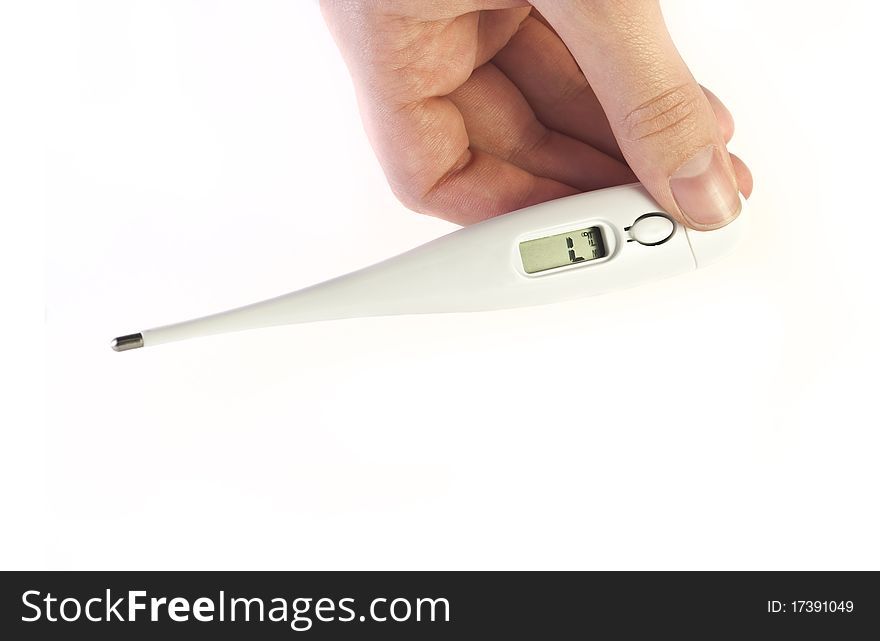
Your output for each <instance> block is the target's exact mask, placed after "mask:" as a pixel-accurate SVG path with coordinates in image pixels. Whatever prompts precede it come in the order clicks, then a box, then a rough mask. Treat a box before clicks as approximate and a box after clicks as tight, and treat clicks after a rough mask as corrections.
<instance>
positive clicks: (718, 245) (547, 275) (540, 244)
mask: <svg viewBox="0 0 880 641" xmlns="http://www.w3.org/2000/svg"><path fill="white" fill-rule="evenodd" d="M744 213H745V212H744V211H743V212H741V213H740V215H739V217H738V218H737V219H736V220H734V221H733V222H731V223H730V224H728V225H727V226H725V227H722V228H721V229H717V230H715V231H708V232H699V231H694V230H692V229H687V228H685V227H684V226H682V225H680V224H679V223H677V222H675V221H674V220H673V219H672V217H671V216H669V215H668V214H667V213H665V212H664V211H663V210H662V209H660V207H659V206H658V205H657V203H656V202H655V201H654V200H653V199H652V198H651V196H650V195H648V192H647V191H646V190H645V188H644V187H642V186H641V185H640V184H633V185H624V186H621V187H611V188H608V189H602V190H599V191H591V192H587V193H584V194H577V195H575V196H569V197H567V198H561V199H559V200H553V201H550V202H546V203H542V204H540V205H534V206H532V207H527V208H526V209H521V210H519V211H515V212H512V213H510V214H506V215H503V216H498V217H496V218H491V219H489V220H486V221H484V222H481V223H478V224H476V225H473V226H470V227H465V228H462V229H459V230H457V231H455V232H453V233H451V234H448V235H446V236H443V237H441V238H438V239H437V240H434V241H432V242H429V243H427V244H425V245H422V246H421V247H417V248H415V249H412V250H410V251H408V252H406V253H404V254H401V255H399V256H395V257H394V258H390V259H388V260H386V261H383V262H381V263H378V264H376V265H372V266H370V267H367V268H365V269H361V270H359V271H356V272H352V273H350V274H346V275H345V276H340V277H338V278H334V279H332V280H329V281H326V282H324V283H320V284H318V285H313V286H312V287H307V288H305V289H302V290H299V291H295V292H292V293H290V294H285V295H283V296H279V297H277V298H272V299H270V300H266V301H262V302H259V303H254V304H252V305H248V306H246V307H240V308H238V309H233V310H230V311H226V312H221V313H219V314H214V315H212V316H205V317H203V318H196V319H193V320H188V321H184V322H182V323H176V324H173V325H165V326H163V327H157V328H155V329H148V330H145V331H143V332H140V333H137V334H129V335H128V336H120V337H119V338H116V339H114V340H113V342H112V347H113V349H114V350H116V351H125V350H128V349H134V348H137V347H144V346H152V345H159V344H161V343H168V342H171V341H178V340H183V339H186V338H195V337H198V336H207V335H210V334H219V333H223V332H234V331H239V330H244V329H254V328H258V327H270V326H274V325H284V324H288V323H307V322H312V321H321V320H332V319H340V318H354V317H361V316H390V315H396V314H425V313H435V312H468V311H482V310H492V309H503V308H508V307H522V306H527V305H539V304H543V303H553V302H557V301H564V300H568V299H573V298H580V297H582V296H592V295H595V294H601V293H603V292H607V291H610V290H614V289H620V288H623V287H631V286H633V285H639V284H642V283H646V282H649V281H653V280H657V279H660V278H666V277H669V276H675V275H676V274H681V273H684V272H689V271H692V270H694V269H698V268H700V267H703V266H704V265H706V264H708V263H710V262H712V261H714V260H715V259H717V258H719V257H720V256H722V255H724V254H726V253H727V252H728V251H730V250H731V249H732V248H733V247H734V246H735V245H736V244H737V242H738V241H739V239H740V238H741V236H742V235H743V232H744V226H745V224H746V220H745V215H744Z"/></svg>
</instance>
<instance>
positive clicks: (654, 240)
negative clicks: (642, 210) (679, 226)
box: [625, 214, 675, 246]
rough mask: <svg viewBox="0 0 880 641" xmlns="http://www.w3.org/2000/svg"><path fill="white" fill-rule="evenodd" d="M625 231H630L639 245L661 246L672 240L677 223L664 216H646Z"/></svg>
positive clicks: (638, 219)
mask: <svg viewBox="0 0 880 641" xmlns="http://www.w3.org/2000/svg"><path fill="white" fill-rule="evenodd" d="M625 231H628V232H629V235H630V236H631V237H632V239H633V240H634V241H636V242H637V243H640V244H642V245H648V246H651V245H660V244H661V243H665V242H666V241H667V240H669V239H670V238H672V234H673V232H675V223H673V222H672V221H671V220H669V218H667V217H666V216H664V215H663V214H645V215H644V216H639V217H638V218H636V221H635V222H634V223H633V224H632V225H631V226H630V227H627V229H626V230H625Z"/></svg>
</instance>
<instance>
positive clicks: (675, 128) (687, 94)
mask: <svg viewBox="0 0 880 641" xmlns="http://www.w3.org/2000/svg"><path fill="white" fill-rule="evenodd" d="M700 94H701V92H700V91H699V89H698V88H696V87H695V85H693V84H691V83H687V84H681V85H676V86H674V87H672V88H670V89H665V90H663V91H661V92H659V93H654V95H652V96H651V97H650V98H649V99H648V100H647V101H645V102H643V103H641V104H640V105H638V106H637V107H635V108H634V109H632V110H631V111H629V112H628V113H627V114H626V115H625V116H624V117H623V120H622V122H621V123H620V124H621V130H622V131H623V135H624V136H625V137H626V138H627V140H629V141H630V142H636V141H641V140H646V139H650V138H658V137H662V138H672V139H682V138H686V137H688V136H689V135H690V134H692V133H693V132H694V131H696V130H697V129H698V128H699V124H700V97H701V95H700Z"/></svg>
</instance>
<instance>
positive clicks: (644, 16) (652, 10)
mask: <svg viewBox="0 0 880 641" xmlns="http://www.w3.org/2000/svg"><path fill="white" fill-rule="evenodd" d="M534 4H535V5H536V6H537V7H538V9H539V10H540V11H541V13H542V14H543V15H544V17H545V18H546V19H547V21H548V22H549V23H550V24H552V25H553V27H554V28H555V29H556V31H557V32H558V33H559V35H560V36H561V37H562V39H563V41H564V42H565V43H566V44H567V45H568V47H569V49H570V50H571V52H572V54H573V55H574V57H575V59H576V60H577V61H578V63H579V65H580V67H581V69H582V70H583V71H584V74H585V76H586V78H587V80H588V81H589V83H590V86H591V87H592V88H593V91H594V92H595V94H596V96H597V98H598V100H599V102H600V104H601V105H602V107H603V109H604V111H605V113H606V115H607V116H608V120H609V123H610V124H611V129H612V131H613V132H614V135H615V138H616V139H617V142H618V144H619V145H620V149H621V151H622V152H623V155H624V157H625V158H626V160H627V162H628V163H629V165H630V167H632V169H633V171H634V172H635V174H636V175H637V176H638V177H639V180H640V181H641V182H642V183H643V184H644V185H645V187H646V188H647V189H648V191H650V192H651V194H652V195H653V196H654V198H655V199H656V200H657V201H658V202H659V203H660V205H661V206H662V207H664V209H666V210H667V211H669V212H670V213H671V214H672V215H673V216H675V217H676V218H678V219H679V220H680V221H682V222H683V223H685V224H687V225H688V226H690V227H693V228H696V229H715V228H717V227H721V226H723V225H726V224H727V223H729V222H730V221H731V220H733V219H734V218H735V217H736V216H737V215H738V214H739V211H740V200H739V193H738V186H737V182H736V174H735V172H734V169H733V165H732V163H731V160H730V156H729V155H728V153H727V148H726V145H725V144H724V138H723V135H722V132H721V129H720V127H719V125H718V121H717V120H716V118H715V114H714V113H713V110H712V106H711V104H710V102H709V99H708V98H707V97H706V95H705V94H704V93H703V92H702V90H701V89H700V86H699V85H698V84H697V82H696V81H695V80H694V78H693V76H692V75H691V73H690V71H689V70H688V68H687V66H686V65H685V63H684V61H683V60H682V59H681V57H680V56H679V54H678V51H677V50H676V49H675V45H674V44H673V43H672V39H671V37H670V36H669V32H668V31H667V29H666V25H665V23H664V22H663V17H662V15H661V13H660V6H659V3H658V2H656V1H655V0H650V1H649V0H617V1H615V2H610V1H604V2H603V1H597V2H581V1H579V0H556V1H552V2H551V1H550V0H535V2H534Z"/></svg>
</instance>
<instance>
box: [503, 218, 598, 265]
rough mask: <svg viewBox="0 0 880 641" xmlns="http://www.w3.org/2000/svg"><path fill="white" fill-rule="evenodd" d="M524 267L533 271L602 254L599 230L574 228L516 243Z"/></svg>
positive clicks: (571, 263) (594, 257) (579, 261)
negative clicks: (561, 232)
mask: <svg viewBox="0 0 880 641" xmlns="http://www.w3.org/2000/svg"><path fill="white" fill-rule="evenodd" d="M519 254H520V256H521V257H522V262H523V269H525V271H526V273H527V274H535V273H537V272H543V271H546V270H548V269H556V268H557V267H564V266H565V265H573V264H575V263H582V262H586V261H590V260H596V259H597V258H604V257H605V242H604V241H603V239H602V230H601V229H599V228H598V227H587V228H586V229H577V230H575V231H569V232H565V233H563V234H556V235H554V236H547V237H545V238H536V239H535V240H527V241H524V242H522V243H520V244H519Z"/></svg>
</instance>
